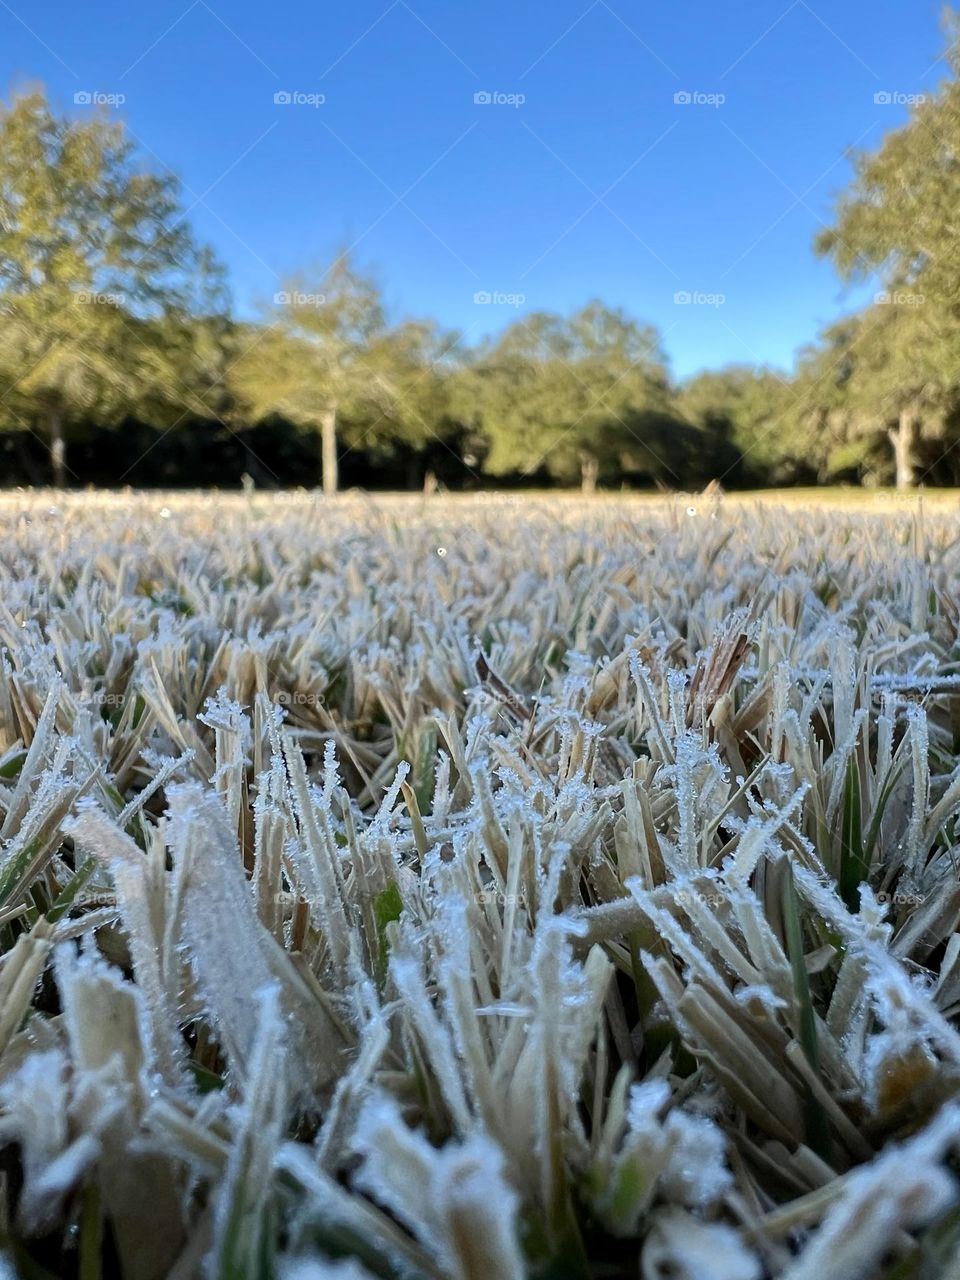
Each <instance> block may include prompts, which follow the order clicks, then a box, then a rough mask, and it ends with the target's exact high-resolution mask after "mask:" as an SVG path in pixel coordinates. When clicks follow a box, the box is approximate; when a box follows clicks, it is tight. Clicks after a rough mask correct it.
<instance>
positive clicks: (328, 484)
mask: <svg viewBox="0 0 960 1280" xmlns="http://www.w3.org/2000/svg"><path fill="white" fill-rule="evenodd" d="M320 457H321V463H320V465H321V470H322V482H323V492H324V494H325V495H326V496H327V497H328V498H332V497H333V495H334V494H335V493H336V492H337V487H338V480H337V407H336V405H334V406H333V407H332V408H330V409H325V410H324V412H323V414H322V415H321V418H320Z"/></svg>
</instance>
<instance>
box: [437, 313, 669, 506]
mask: <svg viewBox="0 0 960 1280" xmlns="http://www.w3.org/2000/svg"><path fill="white" fill-rule="evenodd" d="M458 403H459V407H460V412H461V416H462V417H463V419H464V421H465V422H466V423H467V424H468V425H469V426H470V427H472V428H473V429H475V430H476V431H478V432H479V434H480V435H481V436H482V437H483V438H484V439H485V441H486V442H487V445H488V449H489V452H488V454H487V457H486V460H485V463H484V466H485V468H486V469H487V470H488V471H490V472H492V473H493V474H495V475H504V474H507V473H509V472H514V471H522V472H523V473H524V474H532V473H533V472H535V471H537V470H539V469H540V468H543V469H545V470H546V471H547V472H548V473H549V474H550V475H552V476H555V477H556V478H557V479H560V480H563V481H566V482H569V481H571V480H573V479H574V478H575V477H576V476H577V474H578V473H579V476H580V482H581V487H582V489H583V491H584V492H592V491H593V490H594V489H595V488H596V484H597V480H598V477H599V474H600V469H601V467H602V466H603V465H604V464H613V463H616V464H617V465H620V464H622V463H623V461H624V460H625V459H626V457H627V456H628V455H629V454H631V453H633V454H636V453H638V452H639V453H640V454H642V455H645V456H649V455H650V454H651V452H652V448H651V446H650V445H649V444H648V443H647V442H646V441H645V439H644V432H643V431H642V430H638V429H637V427H638V425H639V426H642V425H643V421H644V420H648V419H649V418H656V417H661V418H663V417H669V415H670V413H671V411H672V391H671V388H670V380H669V376H668V373H667V369H666V360H665V357H664V356H663V353H662V350H661V347H660V339H659V335H658V334H657V332H656V330H655V329H653V328H651V327H650V326H646V325H641V324H638V323H637V322H636V321H634V320H633V319H632V318H631V317H629V316H627V315H626V314H625V313H624V312H623V311H620V310H611V309H609V308H607V307H605V306H603V304H602V303H600V302H596V301H594V302H590V303H588V304H587V305H586V306H585V307H582V308H581V309H580V310H579V311H576V312H574V313H573V314H572V315H571V316H569V317H562V316H558V315H554V314H552V313H549V312H537V313H535V314H533V315H530V316H527V317H526V318H525V319H523V320H517V321H515V322H514V323H513V324H512V325H510V326H509V327H508V328H507V330H506V331H505V332H504V333H503V334H502V335H501V336H500V338H499V339H497V340H495V341H493V342H491V343H489V344H487V346H486V347H485V349H483V350H482V351H481V352H480V354H479V357H478V359H477V360H476V361H475V362H474V363H473V364H472V365H471V366H470V367H469V368H468V369H467V370H466V371H465V373H464V375H463V376H462V377H461V379H460V380H459V388H458ZM645 415H646V419H645V417H644V416H645Z"/></svg>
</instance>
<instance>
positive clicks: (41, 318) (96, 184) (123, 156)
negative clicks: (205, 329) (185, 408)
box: [0, 92, 222, 483]
mask: <svg viewBox="0 0 960 1280" xmlns="http://www.w3.org/2000/svg"><path fill="white" fill-rule="evenodd" d="M221 302H222V299H221V296H220V278H219V273H218V269H217V267H216V264H215V263H214V261H213V259H212V257H211V255H210V253H209V251H207V250H205V249H203V248H201V247H199V246H198V245H197V244H196V243H195V241H194V240H193V237H192V234H191V232H190V230H189V227H188V225H187V224H186V222H185V221H184V219H183V217H182V213H181V209H180V203H179V189H178V184H177V182H176V179H175V178H173V177H172V176H170V175H163V176H159V175H155V174H151V173H147V172H143V171H141V170H140V169H138V168H137V166H136V165H135V162H134V155H133V147H132V144H131V143H130V141H129V139H128V138H127V137H126V135H125V133H124V129H123V126H122V125H121V124H118V123H114V122H111V121H108V120H107V119H105V118H103V117H96V118H94V119H93V120H88V121H70V120H67V119H65V118H61V117H58V116H56V115H54V114H53V112H52V111H51V109H50V107H49V105H48V103H47V101H46V98H45V97H44V95H43V94H42V93H40V92H37V93H31V94H29V95H26V96H23V97H20V98H16V99H14V101H13V103H12V104H11V105H10V106H9V107H6V106H4V107H0V314H2V319H3V323H2V326H0V384H2V387H3V394H4V395H5V396H6V395H7V393H9V392H13V393H14V403H13V405H12V410H11V412H12V417H13V419H14V422H18V421H19V422H21V423H22V424H23V425H26V426H28V427H29V428H31V429H35V430H40V431H43V432H44V433H46V435H47V438H48V441H49V444H50V447H51V453H52V457H53V464H54V472H55V479H56V480H57V481H58V482H59V483H62V482H63V479H64V472H65V461H64V448H65V436H66V433H67V431H68V430H69V429H70V428H71V427H72V426H74V425H75V424H76V423H77V421H78V420H80V419H82V418H83V417H85V416H96V417H97V418H98V419H99V420H101V421H113V422H118V421H120V420H121V419H122V418H123V417H124V416H126V415H128V414H130V413H131V412H133V413H136V412H137V410H138V408H140V407H142V406H145V405H146V404H149V403H150V402H151V401H156V400H157V399H163V400H166V401H171V400H172V401H174V402H175V403H177V404H178V405H183V404H184V403H186V404H190V403H193V404H194V406H196V405H197V404H198V403H199V401H198V400H197V397H196V395H195V393H194V391H193V390H192V389H191V388H190V387H188V386H185V385H184V380H185V378H186V377H188V376H189V374H188V371H189V369H190V365H191V360H190V359H187V358H185V348H191V347H193V345H194V344H195V343H196V341H197V338H198V331H197V330H196V329H195V328H188V321H189V320H190V319H191V318H192V317H194V316H196V315H198V314H204V313H206V312H207V311H209V310H210V309H211V308H213V307H215V306H216V305H220V303H221Z"/></svg>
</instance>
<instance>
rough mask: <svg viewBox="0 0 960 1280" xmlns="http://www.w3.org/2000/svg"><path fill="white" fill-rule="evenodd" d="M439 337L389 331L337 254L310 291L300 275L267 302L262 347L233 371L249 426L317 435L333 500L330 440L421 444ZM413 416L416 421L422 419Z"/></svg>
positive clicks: (373, 297) (366, 286) (417, 329)
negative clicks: (346, 434)
mask: <svg viewBox="0 0 960 1280" xmlns="http://www.w3.org/2000/svg"><path fill="white" fill-rule="evenodd" d="M439 352H440V338H439V335H438V333H437V331H436V329H435V327H434V326H433V325H431V324H429V323H419V322H414V321H410V322H407V323H406V324H404V325H400V326H398V327H397V328H394V329H391V328H390V327H388V324H387V320H386V315H385V312H384V307H383V302H382V299H381V295H380V289H379V287H378V285H377V283H376V281H375V280H373V279H372V278H371V277H369V276H366V275H364V274H362V273H361V272H360V271H359V270H358V268H357V267H356V266H355V264H354V262H353V260H352V259H351V257H350V255H349V254H348V253H341V254H340V255H339V256H338V257H337V258H336V259H335V260H334V261H333V263H332V264H331V266H330V267H329V268H327V270H326V271H325V272H323V273H322V274H321V275H320V276H319V278H318V279H316V281H315V282H314V281H313V280H312V279H311V278H310V277H308V276H305V275H300V276H298V277H296V278H294V279H292V280H290V281H289V282H287V285H286V287H285V288H284V289H283V290H282V291H281V292H280V293H278V294H277V295H276V300H275V305H274V308H273V310H272V312H271V314H270V316H269V317H268V324H267V332H266V334H265V335H264V337H263V340H262V341H260V342H257V343H255V344H254V345H253V346H252V348H251V349H250V351H249V352H248V353H247V354H246V355H245V356H244V357H243V358H241V359H240V360H239V361H238V362H237V364H236V366H235V367H234V370H233V374H232V378H233V382H234V385H235V387H236V389H237V394H238V396H239V397H240V398H241V399H242V400H243V401H244V402H245V403H246V404H247V405H248V406H249V411H250V413H251V415H252V416H253V418H254V419H262V418H264V417H267V416H268V415H270V414H279V415H282V416H283V417H286V418H288V419H289V420H290V421H292V422H295V423H297V424H298V425H299V426H301V427H304V428H306V429H309V430H314V431H318V432H319V434H320V452H321V478H322V484H323V491H324V493H326V494H328V495H331V494H334V493H336V492H337V487H338V474H337V473H338V461H337V438H338V431H339V430H340V429H341V427H342V426H343V425H344V424H347V425H349V426H350V427H351V428H352V435H353V438H354V439H357V438H360V437H361V436H363V435H364V434H366V435H370V434H373V432H375V431H376V432H378V437H386V438H398V437H399V438H407V439H411V440H418V439H422V438H423V436H424V435H425V434H429V425H428V423H427V421H426V420H425V418H424V416H423V414H424V413H428V414H429V413H432V412H434V411H435V410H434V409H431V408H430V407H429V406H428V404H427V400H428V399H429V396H430V395H435V394H436V392H437V388H436V385H435V383H434V382H433V381H432V378H433V371H432V369H433V361H434V359H435V358H437V357H438V356H439ZM421 410H422V412H421Z"/></svg>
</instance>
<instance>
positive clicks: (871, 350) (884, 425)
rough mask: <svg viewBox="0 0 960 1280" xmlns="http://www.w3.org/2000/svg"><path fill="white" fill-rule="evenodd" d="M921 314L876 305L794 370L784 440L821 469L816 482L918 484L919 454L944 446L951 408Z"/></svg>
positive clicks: (951, 395) (833, 331)
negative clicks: (845, 479) (844, 479)
mask: <svg viewBox="0 0 960 1280" xmlns="http://www.w3.org/2000/svg"><path fill="white" fill-rule="evenodd" d="M927 320H928V318H927V316H926V315H925V313H924V311H923V309H922V308H920V307H917V306H909V305H907V304H905V303H904V304H899V305H898V304H897V303H895V302H881V303H879V304H876V305H874V306H872V307H866V308H864V310H863V311H862V312H860V313H858V314H855V315H853V316H849V317H847V318H846V319H844V320H842V321H840V322H839V323H838V324H835V325H832V326H831V327H830V328H828V329H827V330H826V331H825V332H824V333H823V335H822V336H821V339H820V341H819V342H818V343H817V344H815V345H814V346H812V347H810V348H809V349H808V350H807V351H806V352H804V353H803V354H802V356H801V359H800V361H799V362H798V369H797V377H796V381H795V390H796V394H797V398H796V402H795V404H794V406H792V408H791V409H790V410H789V411H788V414H787V421H786V422H785V429H784V439H785V440H786V441H787V442H791V441H792V442H794V443H793V446H792V447H795V448H799V447H805V448H806V450H807V454H808V457H811V458H816V459H817V461H818V469H819V478H820V479H821V480H824V481H826V480H829V479H832V478H834V477H836V476H838V475H840V474H843V473H844V472H847V471H850V470H856V471H857V472H859V473H860V475H861V477H862V476H864V475H866V476H867V477H869V476H871V475H873V476H874V477H879V478H883V479H886V478H887V477H888V476H889V473H890V471H891V465H890V461H886V460H885V459H887V458H889V450H890V446H892V448H893V457H892V464H893V466H892V470H893V472H894V475H895V478H896V484H897V486H898V488H909V487H911V486H912V485H914V484H915V483H916V480H917V474H918V469H919V465H920V461H921V458H922V457H923V451H924V448H926V449H928V450H929V447H930V445H931V444H932V442H934V441H939V440H942V439H943V438H944V435H945V432H946V430H947V425H948V422H949V420H950V413H951V409H952V407H953V405H954V403H955V401H956V394H955V390H954V384H952V382H951V379H950V378H949V377H944V375H943V370H942V366H939V357H938V356H936V355H935V354H933V353H935V352H936V348H937V345H938V340H937V339H936V338H935V337H932V336H931V334H930V330H929V328H928V323H927Z"/></svg>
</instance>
